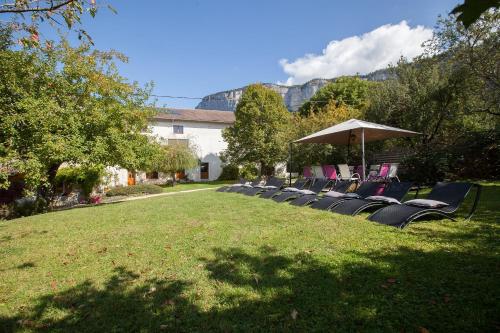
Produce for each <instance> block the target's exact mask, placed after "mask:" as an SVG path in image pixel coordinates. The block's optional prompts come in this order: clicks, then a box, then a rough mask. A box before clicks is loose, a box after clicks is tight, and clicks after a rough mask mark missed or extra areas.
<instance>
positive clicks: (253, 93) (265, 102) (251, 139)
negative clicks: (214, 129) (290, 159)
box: [222, 84, 290, 174]
mask: <svg viewBox="0 0 500 333" xmlns="http://www.w3.org/2000/svg"><path fill="white" fill-rule="evenodd" d="M235 116H236V121H235V123H234V125H233V126H232V127H228V128H226V129H225V130H224V131H223V134H222V136H223V137H224V140H226V142H227V143H228V147H227V150H226V152H225V159H226V160H227V161H228V162H229V163H232V164H245V163H256V164H258V165H260V169H261V173H263V174H271V173H272V172H273V170H274V166H275V165H276V164H277V163H279V162H283V161H285V160H286V157H287V147H288V140H287V139H288V138H289V135H288V134H287V133H288V130H289V124H290V122H289V120H290V113H289V112H288V110H287V109H286V107H285V104H284V102H283V98H282V97H281V96H280V95H279V94H278V93H277V92H275V91H273V90H271V89H268V88H266V87H264V86H263V85H261V84H254V85H251V86H249V87H248V88H247V89H246V90H245V92H244V93H243V95H242V97H241V99H240V101H239V103H238V105H237V107H236V111H235Z"/></svg>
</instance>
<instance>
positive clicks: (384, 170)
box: [368, 163, 391, 181]
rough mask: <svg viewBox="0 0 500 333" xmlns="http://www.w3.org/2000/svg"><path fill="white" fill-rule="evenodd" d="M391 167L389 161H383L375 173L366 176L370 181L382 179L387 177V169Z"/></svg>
mask: <svg viewBox="0 0 500 333" xmlns="http://www.w3.org/2000/svg"><path fill="white" fill-rule="evenodd" d="M390 169H391V165H390V164H389V163H383V164H382V165H381V166H380V169H379V170H378V173H377V174H376V175H371V176H370V177H368V180H370V181H384V180H387V179H388V178H389V171H390Z"/></svg>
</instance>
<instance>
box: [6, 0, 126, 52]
mask: <svg viewBox="0 0 500 333" xmlns="http://www.w3.org/2000/svg"><path fill="white" fill-rule="evenodd" d="M103 6H106V7H107V8H108V9H110V10H111V11H112V12H115V13H116V10H115V9H114V8H113V7H111V6H110V5H109V4H107V5H104V4H103V3H102V1H97V0H29V1H28V0H16V1H4V2H3V3H0V18H1V17H4V18H9V19H10V23H11V24H9V27H11V28H12V29H13V31H14V32H18V33H19V34H20V37H21V38H20V41H21V42H22V43H23V44H24V45H25V46H33V45H34V46H37V45H39V43H40V36H39V29H40V25H41V24H43V23H47V24H49V25H50V26H52V27H53V28H55V29H59V28H60V27H63V26H65V27H66V28H67V29H69V30H72V31H74V32H76V34H77V36H78V39H80V40H82V39H83V40H85V41H86V42H89V43H92V38H91V36H90V35H89V34H88V33H87V32H86V31H85V30H84V29H83V28H82V27H81V19H82V17H83V15H85V14H88V15H90V16H91V17H95V15H96V14H97V12H98V11H99V9H100V8H101V7H103Z"/></svg>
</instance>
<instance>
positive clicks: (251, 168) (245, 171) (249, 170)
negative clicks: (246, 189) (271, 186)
mask: <svg viewBox="0 0 500 333" xmlns="http://www.w3.org/2000/svg"><path fill="white" fill-rule="evenodd" d="M258 174H259V169H257V167H256V166H255V164H245V165H243V167H242V168H241V169H240V177H242V178H245V179H254V178H256V177H257V176H258Z"/></svg>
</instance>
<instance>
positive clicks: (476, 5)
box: [451, 0, 500, 28]
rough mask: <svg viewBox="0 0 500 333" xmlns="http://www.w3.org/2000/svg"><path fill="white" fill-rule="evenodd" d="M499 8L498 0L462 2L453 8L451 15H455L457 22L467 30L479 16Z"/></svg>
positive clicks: (469, 0)
mask: <svg viewBox="0 0 500 333" xmlns="http://www.w3.org/2000/svg"><path fill="white" fill-rule="evenodd" d="M499 6H500V1H498V0H481V1H478V0H464V3H463V4H461V5H458V6H456V7H455V8H453V10H452V11H451V14H456V15H457V21H459V22H462V23H463V24H464V26H465V28H469V27H470V25H471V24H473V23H474V22H476V21H477V20H478V19H479V17H480V16H481V14H483V13H484V12H486V11H488V10H489V9H490V8H498V7H499Z"/></svg>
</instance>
